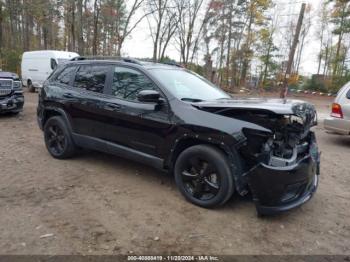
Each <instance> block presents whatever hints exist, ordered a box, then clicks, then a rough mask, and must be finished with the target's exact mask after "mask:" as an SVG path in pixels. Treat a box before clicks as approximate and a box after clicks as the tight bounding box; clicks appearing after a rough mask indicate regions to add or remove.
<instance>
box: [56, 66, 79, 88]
mask: <svg viewBox="0 0 350 262" xmlns="http://www.w3.org/2000/svg"><path fill="white" fill-rule="evenodd" d="M75 71H76V66H69V67H66V68H65V69H63V70H62V71H61V73H59V74H58V75H57V77H56V79H55V81H56V82H58V83H61V84H64V85H69V83H70V81H71V79H72V78H73V76H74V73H75Z"/></svg>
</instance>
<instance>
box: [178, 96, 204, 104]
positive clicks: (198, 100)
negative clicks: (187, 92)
mask: <svg viewBox="0 0 350 262" xmlns="http://www.w3.org/2000/svg"><path fill="white" fill-rule="evenodd" d="M181 101H185V102H194V103H199V102H203V101H204V100H202V99H198V98H188V97H184V98H181Z"/></svg>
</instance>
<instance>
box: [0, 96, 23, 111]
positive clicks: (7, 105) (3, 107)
mask: <svg viewBox="0 0 350 262" xmlns="http://www.w3.org/2000/svg"><path fill="white" fill-rule="evenodd" d="M23 105H24V96H23V94H20V95H18V94H13V95H11V96H8V97H0V113H7V112H20V111H22V110H23Z"/></svg>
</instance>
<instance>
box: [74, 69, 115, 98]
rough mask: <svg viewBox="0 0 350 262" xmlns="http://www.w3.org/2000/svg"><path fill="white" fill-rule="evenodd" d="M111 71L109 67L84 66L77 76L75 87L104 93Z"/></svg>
mask: <svg viewBox="0 0 350 262" xmlns="http://www.w3.org/2000/svg"><path fill="white" fill-rule="evenodd" d="M109 70H110V67H109V66H100V65H97V66H91V65H83V66H81V67H80V68H79V70H78V72H77V74H76V76H75V80H74V87H76V88H81V89H86V90H88V91H92V92H97V93H103V89H104V87H105V82H106V78H107V75H108V72H109Z"/></svg>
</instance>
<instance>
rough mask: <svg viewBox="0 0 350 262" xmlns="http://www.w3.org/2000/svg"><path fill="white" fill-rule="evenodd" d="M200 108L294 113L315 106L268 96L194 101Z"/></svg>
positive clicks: (283, 113) (300, 101)
mask: <svg viewBox="0 0 350 262" xmlns="http://www.w3.org/2000/svg"><path fill="white" fill-rule="evenodd" d="M193 105H194V106H195V107H199V108H236V109H258V110H268V111H271V112H273V113H275V114H280V115H294V114H295V113H296V111H300V110H303V109H305V107H307V108H310V107H311V108H313V109H314V106H313V105H311V104H309V103H307V102H305V101H302V100H289V99H288V100H284V99H268V98H244V99H241V98H240V99H235V98H232V99H222V100H213V101H204V102H199V103H193Z"/></svg>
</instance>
